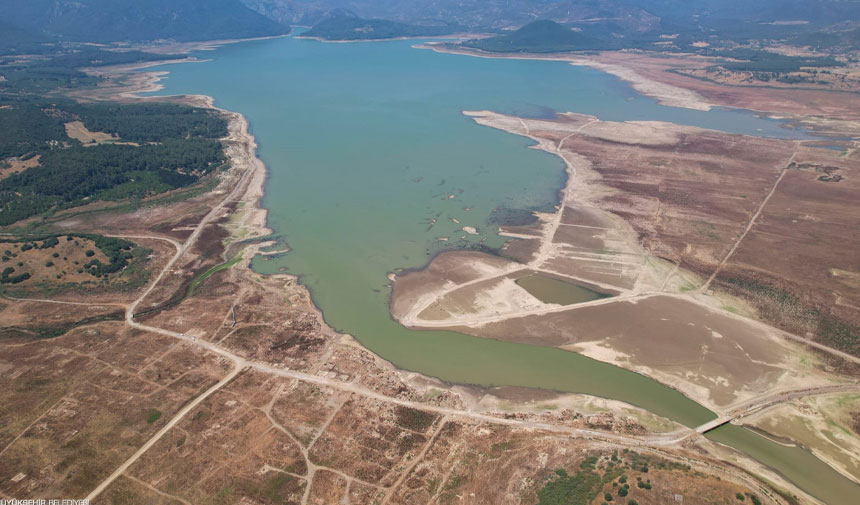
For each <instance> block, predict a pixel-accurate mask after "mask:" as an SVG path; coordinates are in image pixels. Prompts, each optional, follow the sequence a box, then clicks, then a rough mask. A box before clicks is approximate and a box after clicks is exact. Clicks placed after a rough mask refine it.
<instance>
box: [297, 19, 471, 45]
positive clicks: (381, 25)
mask: <svg viewBox="0 0 860 505" xmlns="http://www.w3.org/2000/svg"><path fill="white" fill-rule="evenodd" d="M462 29H463V28H462V27H460V26H457V25H450V24H442V25H433V26H423V25H410V24H406V23H399V22H396V21H388V20H385V19H362V18H358V17H355V16H351V15H348V14H345V13H338V14H335V15H332V16H329V17H327V18H325V19H323V20H322V21H320V22H319V23H318V24H316V25H314V27H313V28H311V29H310V30H308V31H307V32H305V33H304V34H303V35H304V36H306V37H319V38H321V39H325V40H370V39H388V38H394V37H427V36H436V35H448V34H451V33H454V32H457V31H459V30H462Z"/></svg>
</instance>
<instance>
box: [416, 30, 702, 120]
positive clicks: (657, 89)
mask: <svg viewBox="0 0 860 505" xmlns="http://www.w3.org/2000/svg"><path fill="white" fill-rule="evenodd" d="M414 47H415V48H417V49H430V50H433V51H436V52H438V53H449V54H460V55H464V56H473V57H475V58H491V59H498V58H506V59H514V60H546V61H564V62H567V63H570V64H571V65H574V66H582V67H589V68H593V69H595V70H600V71H602V72H606V73H608V74H611V75H614V76H615V77H617V78H619V79H621V80H622V81H624V82H627V83H629V84H630V85H631V86H633V89H635V90H636V91H637V92H639V93H640V94H642V95H644V96H648V97H650V98H654V99H656V100H657V102H658V103H660V104H662V105H666V106H668V107H681V108H685V109H693V110H701V111H709V110H711V109H712V108H714V107H715V105H714V104H712V103H710V102H708V101H706V100H705V98H704V97H702V96H701V95H699V94H698V93H696V92H695V91H691V90H688V89H684V88H680V87H677V86H672V85H670V84H665V83H661V82H657V81H654V80H652V79H649V78H647V77H645V76H643V75H640V74H639V73H637V72H636V71H635V70H632V69H630V68H626V67H623V66H621V65H612V64H608V63H602V62H599V61H597V60H594V59H590V58H587V57H585V56H573V55H564V54H547V55H539V54H516V53H490V52H486V51H481V50H478V49H468V48H452V47H450V46H442V45H439V44H417V45H415V46H414Z"/></svg>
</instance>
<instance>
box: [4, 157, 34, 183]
mask: <svg viewBox="0 0 860 505" xmlns="http://www.w3.org/2000/svg"><path fill="white" fill-rule="evenodd" d="M39 158H40V155H36V156H33V157H32V158H29V159H26V160H19V159H17V158H14V159H12V160H0V180H2V179H5V178H7V177H9V176H10V175H12V174H20V173H21V172H23V171H24V170H27V169H28V168H33V167H37V166H39Z"/></svg>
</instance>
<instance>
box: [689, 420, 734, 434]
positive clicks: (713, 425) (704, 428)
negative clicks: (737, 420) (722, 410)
mask: <svg viewBox="0 0 860 505" xmlns="http://www.w3.org/2000/svg"><path fill="white" fill-rule="evenodd" d="M732 419H734V418H733V417H729V416H722V417H718V418H716V419H714V420H713V421H710V422H707V423H705V424H703V425H701V426H699V427H698V428H696V433H698V434H699V435H704V434H705V433H707V432H709V431H711V430H714V429H717V428H719V427H720V426H722V425H724V424H728V423H730V422H731V421H732Z"/></svg>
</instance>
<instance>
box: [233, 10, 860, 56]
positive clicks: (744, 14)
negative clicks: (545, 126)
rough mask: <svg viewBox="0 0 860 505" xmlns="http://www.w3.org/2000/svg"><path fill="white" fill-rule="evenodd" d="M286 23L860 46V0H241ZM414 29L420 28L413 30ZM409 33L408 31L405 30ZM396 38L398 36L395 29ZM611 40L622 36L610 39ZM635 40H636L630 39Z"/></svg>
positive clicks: (624, 41) (637, 41)
mask: <svg viewBox="0 0 860 505" xmlns="http://www.w3.org/2000/svg"><path fill="white" fill-rule="evenodd" d="M242 2H244V3H245V5H247V6H248V7H250V8H252V9H253V10H255V11H257V12H259V13H261V14H263V15H265V16H267V17H269V18H270V19H273V20H275V21H277V22H279V23H282V24H301V25H308V26H314V25H317V24H318V23H321V22H323V21H326V22H328V20H329V19H330V18H331V17H332V15H333V13H336V12H340V13H348V14H349V15H350V16H352V17H353V18H365V19H366V20H372V21H373V22H378V21H380V20H388V21H393V22H397V23H401V24H402V25H400V26H401V27H403V28H404V30H405V27H404V26H403V25H407V26H414V25H418V26H434V27H438V26H444V25H451V26H461V27H463V28H464V29H466V30H470V31H483V32H502V31H506V30H511V29H517V28H520V27H523V26H525V25H527V24H529V23H531V22H533V21H536V20H544V19H545V20H552V21H555V22H556V23H559V24H562V25H564V26H566V27H568V28H574V29H578V30H580V31H581V32H582V33H584V34H586V35H587V36H588V37H595V36H596V37H597V38H602V39H604V41H606V42H607V44H608V47H613V46H615V45H621V46H627V47H629V46H634V47H636V46H640V45H641V44H642V42H643V41H645V40H648V39H649V38H650V40H652V41H653V40H657V39H656V38H657V37H658V36H659V35H660V34H679V35H680V39H679V40H680V41H695V40H703V39H708V38H710V39H722V40H734V41H739V42H743V41H747V40H760V39H786V40H788V41H790V42H791V41H795V40H797V41H798V42H801V41H803V42H806V43H811V44H812V45H818V44H829V43H838V44H839V45H840V46H842V47H858V46H860V40H858V39H857V36H856V34H857V33H858V30H857V28H858V27H857V26H854V27H845V26H844V25H845V23H846V21H851V20H854V21H857V20H860V0H754V1H749V0H242ZM410 30H414V29H412V28H410ZM401 34H402V35H405V34H406V33H401ZM395 36H396V35H395ZM610 38H614V39H616V42H617V43H615V42H611V40H610ZM628 41H629V42H628Z"/></svg>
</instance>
